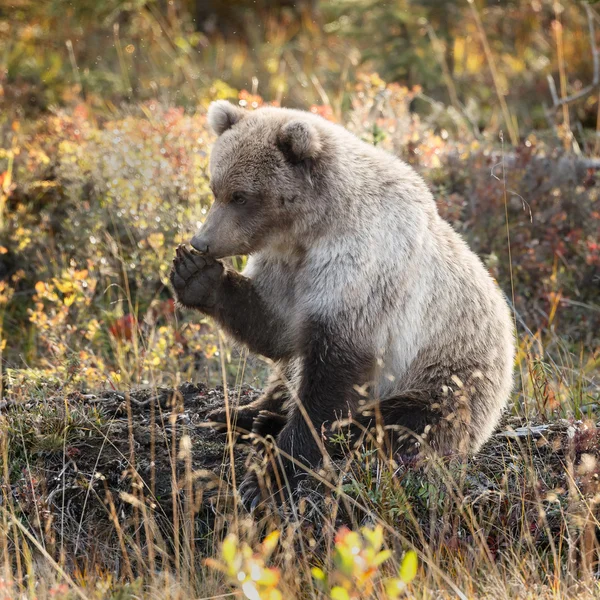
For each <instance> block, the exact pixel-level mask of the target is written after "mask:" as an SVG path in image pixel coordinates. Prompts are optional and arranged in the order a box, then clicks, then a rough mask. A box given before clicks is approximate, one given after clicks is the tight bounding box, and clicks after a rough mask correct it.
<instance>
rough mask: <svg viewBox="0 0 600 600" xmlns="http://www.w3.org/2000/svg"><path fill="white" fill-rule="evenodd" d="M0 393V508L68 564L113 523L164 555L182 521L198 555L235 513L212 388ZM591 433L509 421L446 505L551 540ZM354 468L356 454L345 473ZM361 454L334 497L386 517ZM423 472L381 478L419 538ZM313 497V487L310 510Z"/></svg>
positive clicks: (586, 472) (102, 542)
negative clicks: (402, 501)
mask: <svg viewBox="0 0 600 600" xmlns="http://www.w3.org/2000/svg"><path fill="white" fill-rule="evenodd" d="M258 394H259V390H256V389H254V388H250V387H242V388H240V389H236V390H231V391H230V392H229V398H230V401H231V403H232V404H234V405H235V404H237V403H240V404H245V403H247V402H250V401H252V400H253V399H255V398H256V397H257V396H258ZM21 396H22V395H21ZM8 398H9V399H8V401H5V402H4V403H3V405H1V406H0V428H1V429H0V432H2V435H3V440H4V443H3V450H2V453H0V463H7V464H6V465H3V466H2V468H1V469H0V484H1V485H0V488H1V490H2V494H1V495H0V503H1V504H2V505H4V506H7V507H8V509H9V511H10V512H12V513H13V514H15V515H17V516H18V517H19V518H20V520H21V522H22V523H23V524H25V525H26V526H27V527H28V528H29V529H30V531H32V532H33V533H34V534H35V535H36V536H37V537H38V538H40V539H41V538H44V539H46V540H49V541H48V546H51V545H53V546H54V547H55V548H56V547H59V546H60V548H62V549H64V551H65V554H66V555H67V556H71V557H75V556H86V557H87V558H88V559H89V557H90V556H94V558H95V560H98V554H101V553H104V554H105V557H104V558H105V559H106V561H107V562H109V561H110V552H111V549H114V548H115V547H116V544H117V538H118V537H119V532H118V529H119V528H121V529H122V531H123V532H124V533H123V536H124V539H125V542H124V545H125V546H127V547H129V542H130V541H131V542H132V545H134V542H135V540H137V543H138V545H139V544H140V540H142V542H141V544H142V545H143V539H145V536H146V535H148V534H149V531H151V533H152V535H153V536H155V537H159V538H160V539H161V540H163V541H164V543H165V547H166V548H168V547H170V546H171V544H172V540H173V537H174V536H175V535H176V534H175V530H176V529H178V526H177V524H180V525H181V528H183V527H184V525H182V523H184V521H185V518H186V515H194V521H195V530H194V531H195V540H196V546H197V547H198V548H199V547H200V546H202V545H207V544H209V543H211V539H212V533H213V532H214V530H215V528H218V529H220V530H222V529H223V528H226V527H227V522H228V520H230V519H231V515H232V514H233V512H234V511H233V510H232V506H233V501H234V494H233V489H234V487H233V484H234V481H235V482H236V483H237V484H239V482H240V480H241V478H242V476H243V474H244V473H245V471H246V469H247V464H248V461H249V460H250V459H251V458H252V457H251V456H250V454H251V453H252V445H251V444H250V443H247V442H248V440H247V439H246V440H244V436H243V435H241V434H232V439H234V438H235V439H237V442H238V443H236V444H235V445H234V446H233V447H230V445H229V444H228V434H227V433H226V432H223V431H217V430H216V429H214V428H213V427H212V426H211V425H210V424H209V423H207V421H206V414H207V413H208V412H209V411H210V410H212V409H214V408H215V407H217V406H221V405H223V403H224V401H225V400H224V390H223V388H216V389H208V388H207V387H206V386H204V385H202V384H199V385H195V384H184V385H182V386H181V387H180V388H179V389H177V390H172V389H160V388H159V389H156V388H154V389H142V390H136V391H131V392H116V391H107V392H102V393H99V394H97V395H92V394H80V393H72V394H69V395H67V396H65V395H61V394H60V393H58V392H56V393H50V392H45V393H41V394H40V397H37V398H31V399H29V398H27V399H23V397H21V398H19V399H17V398H16V397H13V398H11V396H10V393H9V395H8ZM598 431H599V430H598V428H597V424H596V423H594V422H592V421H589V422H583V421H577V420H573V419H571V420H567V419H556V420H554V421H552V422H550V423H546V424H541V423H527V422H525V421H524V420H523V419H520V418H517V417H507V418H506V419H505V421H504V423H503V424H502V427H501V428H500V430H499V431H498V432H497V433H496V434H495V435H494V436H493V438H492V439H491V440H490V441H489V442H488V443H487V444H486V445H485V446H484V448H483V449H482V451H481V452H480V453H479V454H478V455H477V456H476V457H474V458H472V459H470V460H469V461H468V462H467V464H466V466H464V468H463V470H462V471H461V473H462V475H461V476H460V478H459V479H460V482H459V483H457V484H456V485H457V490H456V491H457V492H458V493H457V497H458V498H459V499H460V502H462V503H463V505H464V503H465V502H469V503H470V506H471V510H473V511H474V512H475V513H477V514H478V515H479V516H480V517H481V518H482V520H483V521H484V522H493V523H495V524H497V526H498V528H499V530H500V533H498V532H496V533H494V536H495V537H494V539H498V540H500V539H506V540H510V539H511V535H513V536H516V535H517V532H521V531H522V527H523V522H525V521H526V520H527V519H531V520H532V521H533V524H532V525H531V532H532V534H535V535H538V533H539V535H540V537H541V538H548V536H549V535H553V534H554V533H557V534H558V533H559V532H561V531H563V530H564V527H565V514H566V512H568V511H569V510H571V509H573V507H574V506H576V505H577V503H578V502H581V501H582V500H586V499H590V498H597V497H599V496H598V494H599V492H600V486H599V482H598V477H599V470H600V467H599V464H600V463H599V461H598V459H600V444H599V441H600V436H599V434H598ZM244 441H245V442H246V443H243V442H244ZM365 456H367V454H365ZM232 457H233V462H234V467H235V468H234V470H232V469H231V463H232ZM360 460H361V459H360V458H358V459H355V461H356V463H357V465H358V463H360ZM365 460H366V463H365V464H363V465H361V466H358V468H355V469H354V468H353V469H352V470H351V471H350V470H349V469H346V474H345V475H344V476H343V480H342V482H343V487H342V488H341V489H343V490H344V492H345V493H347V494H348V495H349V497H354V498H358V500H360V503H361V504H362V505H363V506H365V505H366V504H367V500H368V499H373V504H372V505H371V507H370V509H372V510H373V512H374V513H376V514H377V515H378V516H381V517H382V518H384V519H387V520H390V519H391V520H392V521H393V519H397V518H402V510H401V507H400V508H399V507H398V506H395V505H394V506H391V508H390V509H389V514H387V513H386V510H387V507H386V506H385V504H384V501H385V499H383V498H382V497H381V494H380V492H381V487H382V483H381V481H382V480H381V478H379V479H376V478H374V477H370V478H369V477H363V478H362V479H361V478H360V477H358V476H357V473H362V474H363V476H364V474H365V473H367V472H368V470H369V469H371V470H372V469H374V468H376V467H375V466H374V463H373V461H372V460H370V461H369V460H367V459H366V458H365ZM367 463H368V465H367ZM340 468H343V467H342V466H341V465H340ZM426 471H427V469H423V468H422V467H419V468H416V469H415V468H412V467H411V466H410V465H408V466H406V465H405V466H402V465H400V466H399V467H398V468H397V469H395V470H394V471H393V475H392V476H391V477H392V478H393V482H394V483H393V485H398V486H400V488H401V489H402V490H403V492H404V495H405V497H406V498H408V502H410V504H411V507H410V510H411V512H412V514H413V515H414V517H415V518H417V519H419V522H420V523H421V524H422V527H423V530H424V531H428V530H430V529H431V528H430V525H429V523H428V520H429V519H431V518H432V513H431V504H432V496H431V492H430V490H431V483H429V484H428V483H427V478H428V477H430V475H427V474H426ZM7 472H8V477H7V476H6V473H7ZM234 476H235V480H234ZM174 482H176V485H175V486H174ZM443 485H447V484H446V483H444V484H443ZM453 485H454V484H453ZM309 487H310V486H309ZM312 487H313V488H314V486H312ZM459 488H460V489H459ZM174 489H175V491H173V490H174ZM313 491H314V489H313ZM378 494H380V495H378ZM325 496H326V494H324V493H322V490H321V492H319V494H317V495H316V498H317V500H316V503H319V502H321V503H322V502H323V501H325ZM435 497H436V499H437V500H436V501H440V502H441V501H444V502H446V501H447V502H450V501H451V499H450V497H451V494H446V495H445V496H444V495H443V494H442V495H440V493H439V492H437V495H436V496H435ZM190 498H192V500H191V501H190ZM440 498H442V500H440ZM443 498H446V500H443ZM452 501H453V500H452ZM540 505H543V506H544V507H545V510H546V509H547V510H546V516H545V517H544V518H545V521H544V523H543V524H538V525H535V523H537V521H536V519H538V516H537V515H538V513H539V511H538V506H540ZM321 506H323V505H321ZM447 508H448V507H445V508H444V507H442V512H443V511H444V510H446V509H447ZM240 510H242V511H243V509H241V508H240ZM461 510H462V509H461ZM394 511H395V512H394ZM319 512H322V513H325V514H327V513H326V511H325V510H323V511H319ZM363 517H364V515H363ZM363 517H360V516H358V517H357V515H356V514H355V515H353V518H358V520H360V519H361V518H363ZM484 517H486V518H485V519H484ZM306 518H307V519H308V517H306ZM310 518H311V519H313V518H314V517H310ZM343 518H344V516H343V515H342V514H341V513H340V519H343ZM174 523H175V524H176V525H174ZM188 523H189V520H188ZM149 524H150V525H149ZM542 525H543V526H542ZM444 526H445V525H444ZM149 527H150V529H148V528H149ZM528 527H529V526H528ZM536 527H537V529H536ZM511 531H512V532H513V533H512V534H511ZM518 535H521V533H518ZM165 540H166V541H165ZM495 543H496V542H495ZM498 543H500V542H498ZM122 547H123V544H122Z"/></svg>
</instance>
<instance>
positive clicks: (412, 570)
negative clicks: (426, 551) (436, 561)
mask: <svg viewBox="0 0 600 600" xmlns="http://www.w3.org/2000/svg"><path fill="white" fill-rule="evenodd" d="M418 566H419V561H418V559H417V553H416V552H415V551H414V550H409V551H408V552H407V553H406V554H405V555H404V558H403V559H402V564H401V565H400V573H399V575H400V579H402V581H404V583H410V582H411V581H412V580H413V579H414V578H415V577H416V575H417V567H418Z"/></svg>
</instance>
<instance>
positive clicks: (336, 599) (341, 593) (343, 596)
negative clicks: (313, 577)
mask: <svg viewBox="0 0 600 600" xmlns="http://www.w3.org/2000/svg"><path fill="white" fill-rule="evenodd" d="M329 595H330V596H331V600H350V595H349V594H348V592H347V591H346V590H345V589H344V588H342V587H339V586H336V587H334V588H331V592H330V594H329Z"/></svg>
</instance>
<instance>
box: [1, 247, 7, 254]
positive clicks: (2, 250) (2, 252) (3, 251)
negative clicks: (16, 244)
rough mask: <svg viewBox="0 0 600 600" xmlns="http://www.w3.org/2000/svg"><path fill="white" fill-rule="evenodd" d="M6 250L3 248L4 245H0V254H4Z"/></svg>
mask: <svg viewBox="0 0 600 600" xmlns="http://www.w3.org/2000/svg"><path fill="white" fill-rule="evenodd" d="M7 252H8V248H5V247H4V246H0V254H6V253H7Z"/></svg>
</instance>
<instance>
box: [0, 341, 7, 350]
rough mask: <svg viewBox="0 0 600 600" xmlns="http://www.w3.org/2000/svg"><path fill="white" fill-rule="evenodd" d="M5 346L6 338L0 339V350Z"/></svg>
mask: <svg viewBox="0 0 600 600" xmlns="http://www.w3.org/2000/svg"><path fill="white" fill-rule="evenodd" d="M4 348H6V340H0V352H2V350H4Z"/></svg>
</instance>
